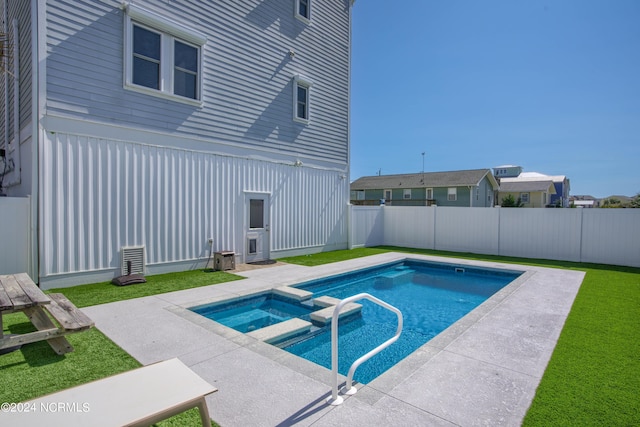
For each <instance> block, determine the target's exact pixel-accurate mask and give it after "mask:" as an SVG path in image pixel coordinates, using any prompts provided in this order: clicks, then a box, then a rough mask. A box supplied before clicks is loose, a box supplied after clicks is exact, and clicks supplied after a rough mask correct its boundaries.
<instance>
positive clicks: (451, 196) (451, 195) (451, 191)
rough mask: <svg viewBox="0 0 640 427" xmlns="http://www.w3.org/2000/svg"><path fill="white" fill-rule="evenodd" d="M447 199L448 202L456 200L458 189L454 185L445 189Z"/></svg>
mask: <svg viewBox="0 0 640 427" xmlns="http://www.w3.org/2000/svg"><path fill="white" fill-rule="evenodd" d="M447 200H448V201H450V202H455V201H456V200H458V189H457V188H456V187H449V188H448V189H447Z"/></svg>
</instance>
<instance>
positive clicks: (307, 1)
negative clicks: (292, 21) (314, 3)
mask: <svg viewBox="0 0 640 427" xmlns="http://www.w3.org/2000/svg"><path fill="white" fill-rule="evenodd" d="M295 5H296V6H295V7H296V10H295V17H296V18H298V19H299V20H301V21H303V22H305V23H307V24H308V23H309V21H311V0H295Z"/></svg>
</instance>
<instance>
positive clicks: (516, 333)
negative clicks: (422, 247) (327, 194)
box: [83, 253, 584, 427]
mask: <svg viewBox="0 0 640 427" xmlns="http://www.w3.org/2000/svg"><path fill="white" fill-rule="evenodd" d="M407 257H410V258H415V259H426V260H435V261H443V262H453V263H456V264H463V265H478V266H487V267H497V268H507V269H511V270H514V269H515V270H522V271H525V274H523V275H522V276H521V277H520V278H518V279H517V280H516V281H514V282H513V283H512V284H510V285H509V286H507V287H506V288H504V289H503V290H501V291H500V292H498V293H497V294H496V295H494V296H493V297H492V298H491V299H489V300H487V301H486V302H485V303H483V304H482V305H481V306H479V307H478V308H477V309H475V310H474V311H473V312H471V313H469V314H468V315H467V316H465V317H464V318H463V319H461V320H460V321H458V322H457V323H455V324H454V325H452V326H451V327H450V328H448V329H447V330H445V331H444V332H442V333H441V334H439V335H438V336H437V337H435V338H434V339H433V340H431V341H430V342H428V343H427V344H425V345H424V346H422V347H421V348H420V349H419V350H417V351H416V352H414V353H413V354H412V355H410V356H409V357H407V358H405V359H404V360H403V361H402V362H400V363H399V364H398V365H396V366H395V367H394V368H392V369H390V370H388V371H387V372H385V373H384V374H383V375H381V376H380V377H378V378H377V379H376V380H374V381H373V382H371V383H369V384H367V385H366V386H361V387H360V390H359V391H358V393H357V394H355V395H354V396H349V397H347V396H345V401H344V403H343V404H342V405H340V406H330V405H328V404H327V403H326V402H325V400H326V398H327V397H328V396H330V394H331V375H330V370H328V369H325V368H323V367H320V366H318V365H315V364H313V363H311V362H308V361H306V360H304V359H301V358H299V357H297V356H293V355H291V354H289V353H287V352H285V351H283V350H280V349H278V348H276V347H273V346H271V345H269V344H265V343H263V342H260V341H258V340H256V339H254V338H251V337H248V336H246V335H244V334H241V333H239V332H236V331H234V330H231V329H229V328H226V327H223V326H221V325H219V324H217V323H215V322H213V321H211V320H208V319H206V318H203V317H201V316H199V315H197V314H195V313H193V312H191V311H189V310H188V308H189V307H193V306H196V305H200V304H205V303H208V302H214V301H219V300H223V299H228V298H233V297H237V296H241V295H246V294H250V293H253V292H256V291H259V290H264V289H270V288H273V287H279V286H283V285H288V284H294V283H298V282H302V281H306V280H310V279H314V278H318V277H323V276H327V275H332V274H339V273H343V272H346V271H350V270H354V269H359V268H364V267H368V266H371V265H376V264H380V263H384V262H391V261H394V260H400V259H404V258H407ZM235 273H236V274H239V275H242V276H245V277H246V279H244V280H239V281H234V282H229V283H223V284H218V285H213V286H207V287H202V288H197V289H190V290H186V291H179V292H173V293H167V294H161V295H156V296H151V297H145V298H139V299H134V300H128V301H122V302H117V303H111V304H104V305H100V306H93V307H87V308H84V309H83V311H84V312H85V313H86V314H88V315H89V316H90V317H91V318H92V319H94V320H95V323H96V327H97V328H98V329H100V330H101V331H102V332H103V333H104V334H106V335H107V336H108V337H109V338H110V339H112V340H113V341H114V342H115V343H116V344H118V345H119V346H120V347H122V348H123V349H124V350H125V351H127V352H128V353H129V354H131V355H132V356H133V357H135V358H136V359H137V360H139V361H140V362H141V363H143V364H149V363H154V362H157V361H160V360H166V359H169V358H172V357H179V358H180V359H181V360H182V361H183V362H184V363H185V364H187V365H188V366H190V367H191V369H192V370H193V371H195V372H196V373H198V374H199V375H200V376H201V377H202V378H204V379H205V380H207V381H209V382H210V383H211V384H213V385H214V386H215V387H217V388H218V389H219V391H218V393H215V394H214V395H212V396H210V397H209V398H208V399H207V403H208V405H209V410H210V411H211V418H212V419H213V420H215V421H216V422H217V423H219V424H220V425H222V426H223V427H228V426H288V425H300V426H343V425H351V426H372V425H420V426H455V425H458V426H474V425H504V426H517V425H520V424H521V421H522V419H523V417H524V415H525V414H526V412H527V409H528V407H529V406H530V404H531V401H532V399H533V396H534V394H535V390H536V388H537V386H538V384H539V382H540V379H541V377H542V375H543V373H544V370H545V368H546V366H547V363H548V361H549V358H550V356H551V353H552V352H553V349H554V347H555V345H556V342H557V340H558V337H559V334H560V331H561V330H562V327H563V325H564V322H565V319H566V316H567V314H568V313H569V311H570V309H571V305H572V303H573V300H574V298H575V295H576V294H577V292H578V289H579V287H580V284H581V283H582V280H583V278H584V273H583V272H577V271H568V270H559V269H548V268H539V267H529V266H514V265H513V264H499V263H493V262H477V261H466V260H459V259H455V260H454V259H449V258H439V257H430V256H419V255H410V256H408V255H407V254H399V253H386V254H381V255H376V256H371V257H367V258H359V259H355V260H350V261H344V262H339V263H334V264H328V265H324V266H318V267H302V266H297V265H291V264H285V265H282V264H281V263H278V264H277V265H274V266H269V267H267V268H260V269H251V270H246V271H237V272H235ZM341 382H344V378H342V380H341Z"/></svg>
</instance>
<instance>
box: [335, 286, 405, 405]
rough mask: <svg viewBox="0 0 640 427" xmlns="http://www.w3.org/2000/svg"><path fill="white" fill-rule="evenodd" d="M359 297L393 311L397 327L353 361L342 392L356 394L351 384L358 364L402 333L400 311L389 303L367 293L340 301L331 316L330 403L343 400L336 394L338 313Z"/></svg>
mask: <svg viewBox="0 0 640 427" xmlns="http://www.w3.org/2000/svg"><path fill="white" fill-rule="evenodd" d="M361 299H368V300H369V301H372V302H374V303H376V304H378V305H379V306H382V307H384V308H386V309H388V310H391V311H393V312H394V313H395V314H396V316H398V328H397V329H396V333H395V335H394V336H393V337H391V338H389V339H388V340H387V341H385V342H383V343H382V344H380V345H379V346H378V347H376V348H374V349H373V350H371V351H370V352H368V353H367V354H365V355H364V356H362V357H360V358H359V359H358V360H356V361H355V362H353V364H352V365H351V367H350V368H349V374H348V375H347V383H346V384H345V391H344V394H348V395H352V394H356V392H357V391H358V390H357V389H356V388H355V387H353V386H352V382H353V374H354V373H355V371H356V369H358V366H360V365H361V364H362V363H364V362H365V361H367V360H369V359H370V358H371V357H373V356H375V355H376V354H378V353H380V352H381V351H382V350H384V349H385V348H387V347H389V346H390V345H391V344H393V343H394V342H396V341H397V340H398V338H399V337H400V333H402V313H401V312H400V310H398V309H397V308H395V307H394V306H392V305H391V304H388V303H386V302H384V301H382V300H381V299H378V298H376V297H374V296H373V295H370V294H368V293H361V294H357V295H353V296H351V297H348V298H345V299H343V300H342V301H340V302H339V303H338V304H337V305H336V306H335V308H334V309H333V316H332V318H331V376H332V379H333V390H332V391H331V397H329V398H328V399H327V403H329V404H330V405H340V404H341V403H342V401H343V399H342V397H341V396H338V316H339V315H340V310H342V307H343V306H344V305H345V304H348V303H350V302H353V301H358V300H361Z"/></svg>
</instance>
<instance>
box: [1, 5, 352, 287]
mask: <svg viewBox="0 0 640 427" xmlns="http://www.w3.org/2000/svg"><path fill="white" fill-rule="evenodd" d="M5 3H6V4H8V10H9V14H10V15H11V16H12V17H13V16H16V17H19V19H20V26H19V29H20V34H21V36H20V37H21V40H20V43H21V50H20V56H19V58H20V59H19V60H20V70H21V74H20V83H19V84H20V87H19V88H20V93H19V96H20V103H19V104H20V105H19V108H18V111H19V114H20V118H19V119H20V125H21V126H22V128H21V129H20V131H21V132H20V136H21V138H22V141H21V146H22V148H23V149H24V150H17V152H18V153H19V152H20V151H24V152H23V154H22V171H23V173H22V181H21V183H18V184H12V185H13V187H11V188H10V190H13V191H9V195H30V196H31V197H32V200H33V203H32V226H33V229H34V230H36V229H37V230H38V232H37V233H34V235H33V240H34V243H33V245H32V256H33V259H34V265H35V266H34V272H35V273H34V280H35V279H36V276H38V278H39V283H40V285H41V286H43V287H44V288H47V287H59V286H69V285H73V284H79V283H91V282H95V281H104V280H109V279H111V278H112V277H114V275H119V274H120V273H121V268H122V261H121V254H122V252H123V248H126V247H131V246H142V247H144V248H145V263H146V264H145V269H146V273H147V274H156V273H161V272H166V271H179V270H184V269H192V268H199V267H200V266H204V264H205V263H206V261H207V259H208V256H209V255H210V253H211V252H212V251H214V250H231V251H234V252H235V254H236V257H237V261H238V262H246V261H247V260H248V259H249V258H251V260H254V259H258V260H259V259H260V258H259V257H263V258H270V257H271V258H279V257H282V256H289V255H299V254H305V253H311V252H319V251H323V250H335V249H344V248H346V247H347V245H348V238H347V236H348V234H347V228H346V227H347V225H346V219H347V210H346V209H347V204H346V203H345V202H346V201H347V197H348V191H349V182H348V179H346V178H347V176H348V159H349V73H350V54H351V52H350V36H351V29H350V22H351V3H350V2H349V1H343V0H327V1H317V2H313V6H312V7H313V11H312V17H311V22H310V23H307V24H305V23H303V22H301V21H299V20H298V19H296V18H295V17H294V2H293V1H292V0H273V1H258V0H254V1H249V2H235V1H215V2H203V1H196V0H175V1H171V2H168V1H166V0H149V1H144V0H140V1H131V2H128V3H132V4H133V5H132V6H134V9H135V8H138V9H144V10H145V11H147V12H149V13H150V14H155V15H157V16H159V17H160V20H163V19H164V20H165V21H170V24H177V25H178V26H184V27H187V28H188V29H190V30H193V31H195V32H197V33H199V34H203V35H204V36H205V38H206V42H205V43H204V44H203V45H202V56H201V59H202V67H201V70H200V73H201V76H202V88H201V103H197V102H180V101H176V100H174V99H169V98H167V97H159V96H153V95H149V94H147V93H141V92H138V91H133V90H130V89H126V88H125V74H126V70H125V58H124V52H125V50H126V49H127V46H126V45H125V29H126V27H125V23H126V18H127V11H126V10H125V9H123V2H122V1H121V0H77V1H73V2H71V1H61V0H39V1H27V0H25V1H20V0H15V1H12V0H8V1H7V0H5V1H4V2H3V1H2V0H0V4H3V5H4V4H5ZM32 7H33V8H35V9H33V10H32V9H31V8H32ZM2 10H3V11H4V8H2ZM35 12H37V13H35ZM32 14H33V15H32ZM32 16H33V17H34V22H33V23H32V22H30V20H31V17H32ZM128 16H133V15H131V14H129V15H128ZM23 21H24V22H23ZM160 26H162V23H160ZM170 26H171V25H170ZM174 26H175V25H174ZM36 30H37V31H38V32H37V34H38V37H37V40H36V44H35V45H34V48H33V49H31V43H32V38H31V33H32V32H34V34H35V31H36ZM23 33H26V34H27V35H28V36H27V35H22V34H23ZM22 43H25V47H24V48H23V47H22ZM23 57H24V59H23ZM32 63H33V64H34V65H35V64H37V68H35V69H33V70H32V69H31V66H32V65H31V64H32ZM296 75H300V76H303V77H304V78H305V79H306V80H308V81H310V82H311V83H312V86H311V88H310V103H309V112H310V120H309V122H308V123H299V122H296V121H294V120H293V94H294V83H293V79H294V76H296ZM7 81H8V80H6V79H3V80H2V83H1V84H2V85H3V86H2V89H3V93H4V89H5V88H8V84H13V83H12V82H9V83H7ZM32 82H37V83H38V84H37V85H35V84H32ZM34 88H38V90H39V93H38V94H35V93H33V89H34ZM8 92H11V93H13V90H9V91H8ZM12 96H13V95H12ZM34 96H35V97H34ZM38 97H40V98H38ZM38 101H39V102H38ZM13 104H14V103H13V98H12V99H11V103H5V102H3V103H1V105H2V108H3V109H2V113H3V115H6V116H7V117H8V119H7V120H2V123H0V126H2V127H1V128H0V129H1V130H2V132H3V133H4V134H3V141H4V140H5V138H6V137H8V136H9V135H8V132H9V131H11V132H13V129H14V127H13V125H12V123H13V119H12V117H13V116H12V115H13V114H14V111H13V110H12V109H11V107H12V106H13ZM32 110H33V112H34V114H32ZM5 113H6V114H5ZM36 113H37V114H36ZM10 115H11V116H10ZM32 116H33V117H32ZM32 119H33V120H32ZM34 121H37V122H34ZM5 122H6V123H9V124H10V126H6V125H5ZM31 130H34V131H35V130H39V131H38V132H36V133H33V135H32V134H31ZM12 173H13V172H12ZM11 179H12V180H13V179H14V178H13V177H11ZM6 182H7V181H6V180H5V184H6ZM18 193H20V194H18ZM256 198H258V199H260V200H264V201H265V212H266V214H265V227H264V229H263V232H262V234H260V236H258V237H257V238H258V240H260V242H261V243H260V248H261V252H260V253H259V254H256V253H255V252H253V249H250V248H251V244H250V241H252V239H254V237H255V236H256V235H257V234H258V232H256V231H255V230H253V229H252V227H251V226H250V224H251V222H250V221H249V218H250V214H249V212H250V210H249V207H250V206H251V202H252V201H253V200H255V199H256ZM267 220H268V221H269V222H268V224H267V223H266V222H267Z"/></svg>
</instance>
